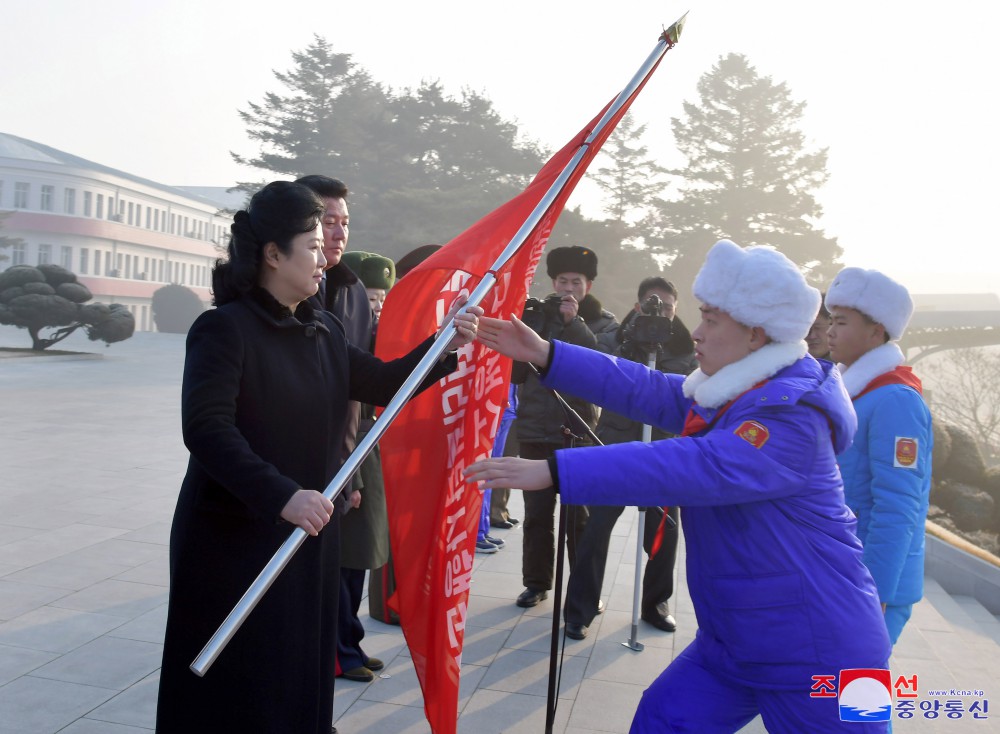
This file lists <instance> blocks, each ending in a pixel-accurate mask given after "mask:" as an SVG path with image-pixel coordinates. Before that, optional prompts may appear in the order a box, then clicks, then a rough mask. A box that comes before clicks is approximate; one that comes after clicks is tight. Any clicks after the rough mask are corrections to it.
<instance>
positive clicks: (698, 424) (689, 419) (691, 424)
mask: <svg viewBox="0 0 1000 734" xmlns="http://www.w3.org/2000/svg"><path fill="white" fill-rule="evenodd" d="M766 384H767V380H761V381H760V382H758V383H757V384H756V385H754V386H753V387H751V388H749V389H747V390H744V391H743V392H741V393H740V394H739V395H737V396H736V397H735V398H733V399H732V400H730V401H729V402H728V403H726V404H725V405H723V406H722V407H721V408H719V410H718V411H716V413H715V415H714V416H712V420H710V421H706V420H705V419H704V418H702V417H701V416H700V415H698V414H697V413H695V412H694V406H693V405H692V406H691V407H690V408H688V414H687V416H686V417H685V418H684V430H682V431H681V436H693V435H695V434H696V433H701V432H702V431H707V430H708V429H710V428H711V427H712V426H714V425H715V424H716V423H717V422H718V420H719V418H721V417H722V414H723V413H725V412H726V411H727V410H729V409H730V408H731V407H733V403H735V402H736V401H737V400H739V399H740V398H742V397H743V396H744V395H746V394H747V393H748V392H750V390H756V389H757V388H758V387H763V386H764V385H766ZM669 509H670V508H669V507H664V508H663V518H662V519H661V520H660V524H659V525H658V526H657V528H656V535H654V536H653V544H652V546H650V549H649V557H650V559H652V558H653V557H655V556H656V553H657V551H659V550H660V546H661V545H663V531H664V530H665V529H666V524H667V510H669Z"/></svg>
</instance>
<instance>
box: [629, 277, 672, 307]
mask: <svg viewBox="0 0 1000 734" xmlns="http://www.w3.org/2000/svg"><path fill="white" fill-rule="evenodd" d="M654 288H656V289H657V290H661V291H664V292H666V293H669V294H670V295H672V296H673V297H674V298H680V296H679V295H678V294H677V288H676V287H675V286H674V284H673V283H671V282H670V281H669V280H667V279H666V278H661V277H660V276H659V275H651V276H649V277H648V278H644V279H643V281H642V282H641V283H639V297H638V298H637V299H636V300H637V301H639V302H640V303H641V302H642V299H643V298H645V297H646V294H647V293H649V292H650V291H651V290H653V289H654Z"/></svg>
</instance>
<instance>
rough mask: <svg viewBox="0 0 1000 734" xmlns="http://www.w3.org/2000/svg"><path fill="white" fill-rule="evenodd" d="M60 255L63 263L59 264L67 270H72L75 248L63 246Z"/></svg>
mask: <svg viewBox="0 0 1000 734" xmlns="http://www.w3.org/2000/svg"><path fill="white" fill-rule="evenodd" d="M60 253H61V254H62V262H60V263H59V264H60V265H62V266H63V267H64V268H66V269H67V270H72V269H73V248H72V247H67V246H66V245H63V246H62V249H61V250H60Z"/></svg>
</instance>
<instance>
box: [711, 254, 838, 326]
mask: <svg viewBox="0 0 1000 734" xmlns="http://www.w3.org/2000/svg"><path fill="white" fill-rule="evenodd" d="M694 295H695V297H697V298H698V300H699V301H701V302H702V303H705V304H708V305H709V306H714V307H715V308H718V309H721V310H722V311H725V312H726V313H728V314H729V315H730V316H732V317H733V318H734V319H736V320H737V321H739V322H740V323H741V324H744V325H745V326H759V327H761V328H763V329H764V331H765V332H766V333H767V335H768V336H769V337H771V339H773V340H774V341H776V342H779V343H787V342H797V341H800V340H802V339H804V338H805V336H806V334H808V333H809V328H810V327H811V326H812V323H813V321H815V320H816V314H817V313H818V312H819V304H820V295H819V291H818V290H816V289H815V288H813V287H812V286H810V285H809V284H808V283H806V279H805V278H804V277H803V276H802V272H801V271H800V270H799V269H798V267H797V266H796V265H795V263H793V262H792V261H791V260H789V259H788V258H787V257H785V256H784V255H782V254H781V253H780V252H778V251H777V250H775V249H774V248H773V247H765V246H757V247H747V248H743V247H740V246H739V245H737V244H736V243H734V242H730V241H729V240H719V241H718V242H716V243H715V244H714V245H713V246H712V249H711V250H709V251H708V256H707V257H706V258H705V264H704V265H702V267H701V270H699V271H698V275H697V277H695V279H694Z"/></svg>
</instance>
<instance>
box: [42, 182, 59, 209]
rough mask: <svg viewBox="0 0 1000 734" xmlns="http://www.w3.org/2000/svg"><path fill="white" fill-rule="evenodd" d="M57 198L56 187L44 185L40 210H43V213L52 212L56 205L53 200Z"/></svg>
mask: <svg viewBox="0 0 1000 734" xmlns="http://www.w3.org/2000/svg"><path fill="white" fill-rule="evenodd" d="M55 198H56V187H55V186H48V185H43V186H42V199H41V202H40V204H39V207H38V208H39V209H41V210H42V211H43V212H50V211H52V209H53V207H54V206H55V204H54V203H53V199H55Z"/></svg>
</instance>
